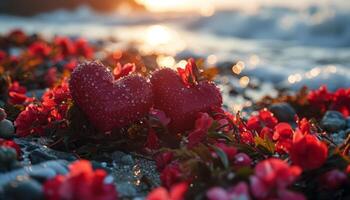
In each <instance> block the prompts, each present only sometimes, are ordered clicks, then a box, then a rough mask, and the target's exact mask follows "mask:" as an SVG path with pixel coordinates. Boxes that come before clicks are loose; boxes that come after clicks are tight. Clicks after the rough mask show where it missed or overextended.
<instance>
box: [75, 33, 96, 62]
mask: <svg viewBox="0 0 350 200" xmlns="http://www.w3.org/2000/svg"><path fill="white" fill-rule="evenodd" d="M74 45H75V49H76V52H75V53H76V54H77V55H79V56H83V57H85V58H87V59H91V58H92V57H93V56H94V50H93V48H92V47H91V46H90V45H89V43H88V42H87V41H86V40H85V39H83V38H80V39H78V40H76V41H75V43H74Z"/></svg>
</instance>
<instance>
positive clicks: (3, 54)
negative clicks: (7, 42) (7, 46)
mask: <svg viewBox="0 0 350 200" xmlns="http://www.w3.org/2000/svg"><path fill="white" fill-rule="evenodd" d="M6 56H7V54H6V52H5V51H2V50H0V62H1V61H2V60H4V59H5V58H6Z"/></svg>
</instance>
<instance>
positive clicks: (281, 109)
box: [269, 103, 296, 122]
mask: <svg viewBox="0 0 350 200" xmlns="http://www.w3.org/2000/svg"><path fill="white" fill-rule="evenodd" d="M269 110H270V111H271V112H272V113H273V114H274V116H275V117H276V118H277V119H278V121H279V122H294V121H295V119H294V117H295V115H296V112H295V110H294V108H293V107H292V106H291V105H290V104H288V103H275V104H272V105H271V106H270V107H269Z"/></svg>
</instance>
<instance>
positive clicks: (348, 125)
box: [346, 117, 350, 128]
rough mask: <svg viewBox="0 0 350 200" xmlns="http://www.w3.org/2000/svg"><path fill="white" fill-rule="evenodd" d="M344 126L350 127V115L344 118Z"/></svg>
mask: <svg viewBox="0 0 350 200" xmlns="http://www.w3.org/2000/svg"><path fill="white" fill-rule="evenodd" d="M346 127H347V128H350V117H347V118H346Z"/></svg>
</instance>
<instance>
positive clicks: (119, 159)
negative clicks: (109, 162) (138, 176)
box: [111, 151, 135, 165]
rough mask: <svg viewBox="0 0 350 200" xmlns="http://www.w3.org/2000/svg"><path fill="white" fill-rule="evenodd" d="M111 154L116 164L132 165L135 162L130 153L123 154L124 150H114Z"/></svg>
mask: <svg viewBox="0 0 350 200" xmlns="http://www.w3.org/2000/svg"><path fill="white" fill-rule="evenodd" d="M111 156H112V159H113V161H114V162H116V163H118V164H124V165H134V163H135V161H134V159H133V158H132V156H131V155H128V154H125V153H124V152H121V151H115V152H113V153H112V155H111Z"/></svg>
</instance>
